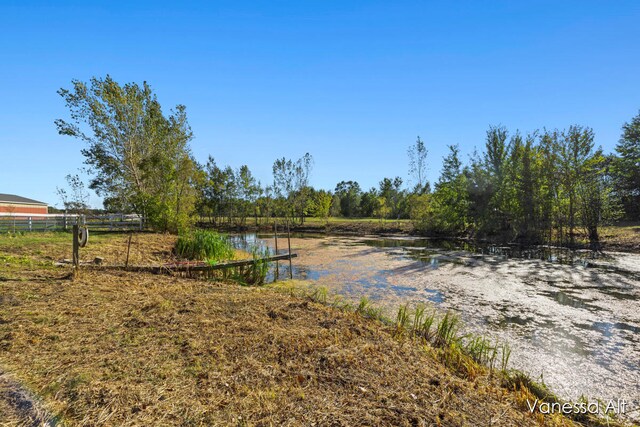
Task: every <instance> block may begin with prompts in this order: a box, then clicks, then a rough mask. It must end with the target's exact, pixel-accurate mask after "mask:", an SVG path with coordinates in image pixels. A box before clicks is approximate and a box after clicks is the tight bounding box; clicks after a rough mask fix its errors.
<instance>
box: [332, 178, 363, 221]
mask: <svg viewBox="0 0 640 427" xmlns="http://www.w3.org/2000/svg"><path fill="white" fill-rule="evenodd" d="M334 194H335V195H336V196H338V197H339V199H340V214H341V215H342V216H344V217H347V218H352V217H356V216H359V215H360V199H361V197H362V190H360V184H358V183H357V182H356V181H340V182H339V183H338V184H337V185H336V189H335V191H334Z"/></svg>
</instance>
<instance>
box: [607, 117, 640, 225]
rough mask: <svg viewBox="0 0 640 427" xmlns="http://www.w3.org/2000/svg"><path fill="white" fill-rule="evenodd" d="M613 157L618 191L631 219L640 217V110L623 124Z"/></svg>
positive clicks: (614, 176) (628, 217)
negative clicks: (629, 120)
mask: <svg viewBox="0 0 640 427" xmlns="http://www.w3.org/2000/svg"><path fill="white" fill-rule="evenodd" d="M616 153H617V154H618V155H617V157H613V159H612V162H611V163H612V175H613V180H614V182H615V188H616V192H617V194H618V196H619V198H620V200H621V202H622V204H623V206H624V212H625V216H626V218H627V219H629V220H638V219H640V112H639V113H638V115H637V116H635V117H634V118H633V119H631V122H629V123H625V124H624V125H623V126H622V135H621V137H620V140H619V141H618V145H616Z"/></svg>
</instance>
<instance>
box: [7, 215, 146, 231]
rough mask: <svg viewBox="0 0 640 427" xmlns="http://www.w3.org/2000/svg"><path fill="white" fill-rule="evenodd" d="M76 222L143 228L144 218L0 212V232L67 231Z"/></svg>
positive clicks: (122, 228) (110, 228) (109, 227)
mask: <svg viewBox="0 0 640 427" xmlns="http://www.w3.org/2000/svg"><path fill="white" fill-rule="evenodd" d="M75 224H78V225H80V226H87V227H88V228H89V229H91V230H99V231H130V230H143V229H144V220H143V218H142V216H141V215H137V214H120V213H116V214H100V215H77V214H21V213H0V232H2V233H19V232H35V231H66V230H70V229H71V227H73V226H74V225H75Z"/></svg>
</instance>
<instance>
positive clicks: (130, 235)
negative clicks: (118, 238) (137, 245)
mask: <svg viewBox="0 0 640 427" xmlns="http://www.w3.org/2000/svg"><path fill="white" fill-rule="evenodd" d="M131 237H133V233H129V243H127V260H126V261H125V262H124V268H125V270H126V269H128V268H129V251H131Z"/></svg>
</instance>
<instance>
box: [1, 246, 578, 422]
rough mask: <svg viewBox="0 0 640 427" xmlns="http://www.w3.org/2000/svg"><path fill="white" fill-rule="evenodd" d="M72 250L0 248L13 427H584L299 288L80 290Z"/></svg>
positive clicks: (92, 285)
mask: <svg viewBox="0 0 640 427" xmlns="http://www.w3.org/2000/svg"><path fill="white" fill-rule="evenodd" d="M93 237H95V238H93ZM133 239H134V241H135V242H136V245H135V247H136V250H135V252H134V251H133V250H132V256H133V257H135V258H134V259H135V260H136V261H137V262H141V263H142V262H158V261H159V260H162V259H166V257H167V256H168V255H169V254H170V253H171V247H172V245H173V242H174V241H175V237H174V236H168V235H155V234H141V235H136V236H134V238H133ZM136 239H137V240H136ZM69 243H70V239H69V235H68V234H49V235H43V234H41V235H35V234H33V235H27V236H19V237H16V238H9V237H7V236H2V237H0V262H1V263H2V264H0V265H2V269H1V270H0V289H1V292H0V420H1V421H0V425H7V426H9V425H11V426H13V425H33V422H34V421H37V420H40V421H42V420H45V419H55V420H57V421H58V422H60V423H62V425H70V426H95V425H105V426H107V425H118V426H119V425H130V426H133V425H141V426H142V425H144V426H148V425H180V426H198V425H235V426H245V425H246V426H250V425H291V426H297V425H383V426H385V425H386V426H401V425H418V426H420V425H424V426H427V425H442V426H463V425H482V426H486V425H494V426H514V425H518V426H527V425H564V426H570V425H578V424H575V423H573V422H572V421H571V420H569V419H566V418H563V417H560V416H558V415H555V416H545V415H542V414H539V413H536V414H531V413H530V412H529V411H528V410H527V406H526V400H527V399H532V400H533V399H534V397H533V395H532V394H531V393H530V392H529V391H528V390H527V389H526V388H521V387H516V386H514V385H513V384H512V385H506V384H505V383H504V381H503V380H502V379H501V376H500V375H497V374H496V372H494V371H491V370H489V369H486V368H484V367H482V366H481V365H478V364H475V363H474V362H473V361H471V360H470V359H469V358H468V357H466V356H464V355H462V354H461V353H459V352H453V351H450V350H448V349H447V348H445V347H443V346H434V345H432V344H430V343H429V342H427V341H424V340H421V339H417V338H412V337H411V336H410V335H409V334H405V333H399V332H398V329H397V327H394V326H393V325H389V324H385V323H382V322H380V321H377V320H375V319H372V318H370V317H372V316H370V314H371V313H372V311H371V310H369V309H367V308H362V307H361V308H360V309H358V308H356V309H355V311H354V310H351V309H348V308H345V307H342V309H338V308H335V307H330V306H328V305H327V304H326V303H325V304H322V303H319V302H317V301H318V300H320V301H321V302H325V298H326V295H325V296H322V295H318V294H316V298H315V300H314V299H310V298H307V297H304V296H303V295H301V293H300V292H298V291H297V289H301V287H300V286H292V285H291V284H285V285H280V286H275V287H242V286H238V285H235V284H232V283H215V282H211V281H200V280H194V279H185V278H177V277H172V276H165V275H149V274H141V273H129V272H117V271H116V272H104V271H83V272H82V273H81V274H80V275H79V278H77V279H76V280H71V279H70V277H71V276H70V274H69V273H70V269H69V267H56V266H55V265H54V261H55V260H57V259H59V258H61V257H69V254H68V252H69V250H68V247H69V246H70V244H69ZM126 244H127V238H126V236H123V235H104V236H92V240H91V242H90V245H89V246H88V247H87V248H85V249H83V250H82V252H81V253H82V257H83V258H84V259H91V258H92V257H94V256H102V257H104V258H105V262H106V263H114V264H117V263H119V262H120V260H122V259H123V257H124V255H123V253H122V252H123V251H125V248H126ZM132 246H133V245H132ZM373 317H375V316H373Z"/></svg>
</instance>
